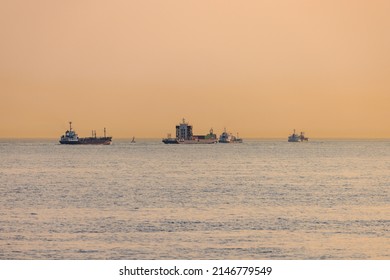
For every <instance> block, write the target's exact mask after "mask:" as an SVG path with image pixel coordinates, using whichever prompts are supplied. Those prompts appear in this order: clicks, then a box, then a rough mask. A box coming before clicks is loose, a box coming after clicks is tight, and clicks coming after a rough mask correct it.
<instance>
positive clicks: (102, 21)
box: [0, 0, 390, 139]
mask: <svg viewBox="0 0 390 280" xmlns="http://www.w3.org/2000/svg"><path fill="white" fill-rule="evenodd" d="M0 8H1V9H0V23H1V24H0V36H1V40H2V44H0V62H1V63H0V98H1V102H0V125H1V129H0V138H50V139H54V138H59V137H60V136H61V135H62V134H63V133H64V131H65V130H66V129H68V121H72V122H73V126H74V129H75V130H76V131H77V133H78V134H79V135H80V136H82V137H85V136H89V135H90V134H91V130H96V131H97V134H98V135H102V134H103V128H104V127H106V128H107V130H108V133H109V134H110V135H112V136H113V137H114V139H120V138H131V137H133V136H135V137H136V138H155V139H157V138H163V137H166V135H167V133H171V134H172V135H173V134H174V133H175V126H176V125H177V124H178V123H179V122H180V121H181V119H182V118H183V117H184V118H185V119H186V120H187V121H188V122H189V123H190V124H192V125H193V128H194V133H195V134H206V133H207V132H208V131H209V129H210V128H213V129H214V132H216V133H217V134H218V135H219V134H220V133H221V132H222V131H223V129H224V128H225V127H226V129H227V131H230V132H232V133H234V134H236V133H237V132H238V133H239V135H240V137H243V138H254V139H255V138H257V139H266V138H286V137H287V136H288V135H289V134H291V132H292V130H293V129H296V130H297V131H305V132H306V135H307V136H308V137H309V138H311V139H319V138H332V139H334V138H337V139H346V138H348V139H370V138H374V139H378V138H379V139H385V138H390V127H389V125H388V120H389V119H390V110H389V105H390V94H389V92H390V80H389V78H388V76H389V73H390V52H389V49H390V37H389V36H388V30H389V29H390V18H389V17H388V11H389V9H390V2H388V1H381V0H375V1H370V2H367V1H363V0H358V1H353V2H351V1H347V0H340V1H335V0H330V1H309V0H297V1H288V0H284V1H266V0H263V1H254V0H247V1H240V2H236V1H226V0H216V1H212V2H203V1H194V0H190V1H180V0H167V1H151V0H146V1H119V0H116V1H110V2H106V1H101V0H97V1H47V0H37V1H22V0H20V1H8V0H5V1H2V2H1V4H0Z"/></svg>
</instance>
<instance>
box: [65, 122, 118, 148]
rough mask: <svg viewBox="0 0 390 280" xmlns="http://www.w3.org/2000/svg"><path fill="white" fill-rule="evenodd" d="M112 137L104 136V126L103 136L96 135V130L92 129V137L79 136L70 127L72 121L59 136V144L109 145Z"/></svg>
mask: <svg viewBox="0 0 390 280" xmlns="http://www.w3.org/2000/svg"><path fill="white" fill-rule="evenodd" d="M111 141H112V137H107V136H106V128H104V137H96V131H92V137H85V138H79V136H78V135H77V133H76V131H74V130H73V129H72V122H69V130H67V131H66V132H65V134H64V135H62V136H61V139H60V143H61V144H71V145H110V144H111Z"/></svg>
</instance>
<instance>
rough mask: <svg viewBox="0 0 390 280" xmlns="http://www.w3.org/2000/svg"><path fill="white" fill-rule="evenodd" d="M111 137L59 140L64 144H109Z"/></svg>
mask: <svg viewBox="0 0 390 280" xmlns="http://www.w3.org/2000/svg"><path fill="white" fill-rule="evenodd" d="M111 140H112V138H111V137H101V138H94V137H91V138H79V139H78V141H69V140H60V143H61V144H64V145H110V144H111Z"/></svg>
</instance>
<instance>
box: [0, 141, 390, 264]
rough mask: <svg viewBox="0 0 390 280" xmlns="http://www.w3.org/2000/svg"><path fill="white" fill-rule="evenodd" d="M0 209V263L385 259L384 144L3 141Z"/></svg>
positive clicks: (389, 184) (388, 185)
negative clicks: (131, 260) (187, 143)
mask: <svg viewBox="0 0 390 280" xmlns="http://www.w3.org/2000/svg"><path fill="white" fill-rule="evenodd" d="M114 140H115V139H114ZM0 213H1V215H0V259H390V141H330V140H327V141H325V140H324V141H318V140H317V141H312V142H308V143H287V141H285V140H275V141H265V140H263V141H260V140H259V141H257V140H251V141H249V140H248V141H246V142H245V143H243V144H215V145H164V144H163V143H161V142H160V140H154V141H152V140H145V141H142V140H139V141H138V142H137V143H136V144H131V143H130V141H125V140H117V141H114V142H113V144H112V145H111V146H68V145H59V144H57V140H50V141H49V140H33V141H28V140H17V141H16V140H15V141H11V140H0Z"/></svg>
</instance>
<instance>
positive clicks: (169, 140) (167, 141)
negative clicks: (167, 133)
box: [162, 138, 179, 144]
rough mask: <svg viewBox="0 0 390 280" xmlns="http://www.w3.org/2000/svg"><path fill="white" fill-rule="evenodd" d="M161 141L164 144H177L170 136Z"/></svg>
mask: <svg viewBox="0 0 390 280" xmlns="http://www.w3.org/2000/svg"><path fill="white" fill-rule="evenodd" d="M162 142H163V143H164V144H179V142H178V141H177V140H176V139H172V138H167V139H163V140H162Z"/></svg>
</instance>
